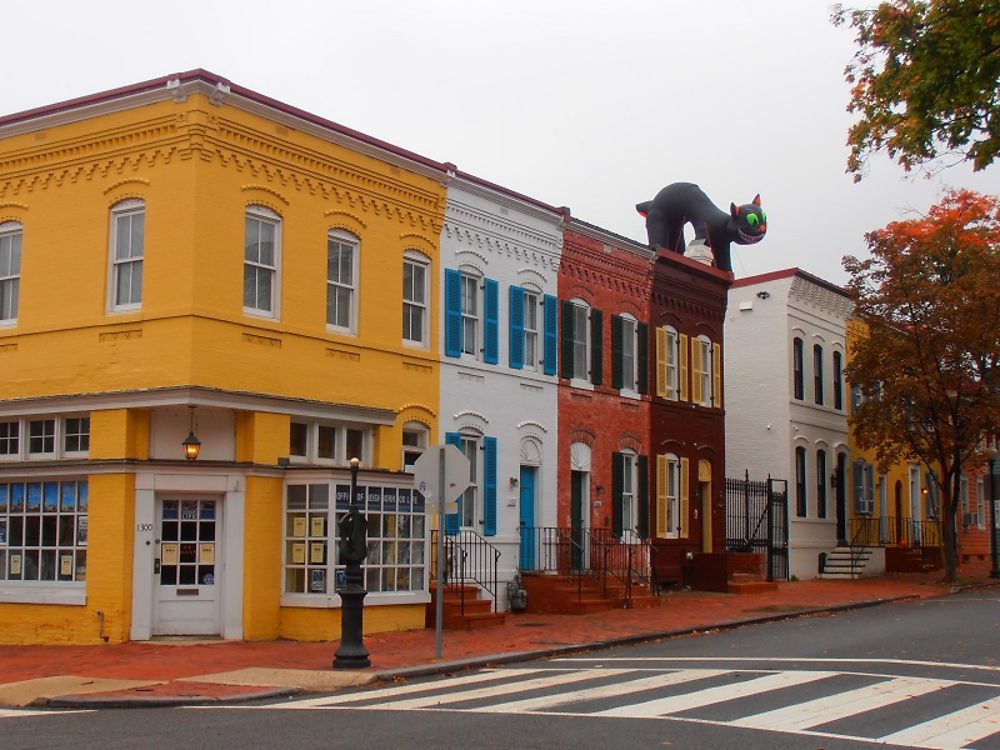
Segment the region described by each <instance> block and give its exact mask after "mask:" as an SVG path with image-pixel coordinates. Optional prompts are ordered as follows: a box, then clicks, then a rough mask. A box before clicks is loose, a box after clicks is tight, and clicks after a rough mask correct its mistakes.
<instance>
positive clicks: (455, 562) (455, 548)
mask: <svg viewBox="0 0 1000 750" xmlns="http://www.w3.org/2000/svg"><path fill="white" fill-rule="evenodd" d="M437 535H438V530H437V529H432V530H431V571H432V575H433V576H434V577H435V578H436V576H437V550H438V538H437ZM499 560H500V550H499V549H497V548H496V547H495V546H493V545H492V544H490V542H488V541H487V540H486V539H485V538H484V537H482V536H480V535H479V534H478V533H477V532H475V531H473V530H472V529H462V530H461V531H459V532H458V533H457V534H448V533H445V535H444V561H445V562H444V584H445V587H446V588H448V589H450V590H451V591H456V592H458V595H459V602H460V604H459V607H460V609H459V611H460V612H461V613H462V614H463V615H464V614H465V597H466V593H467V591H466V586H467V585H469V584H472V585H475V586H478V587H479V588H480V589H482V590H483V591H485V592H486V593H487V594H489V595H490V597H492V599H493V611H494V612H495V611H496V610H497V598H498V593H499V579H498V573H497V569H498V563H499Z"/></svg>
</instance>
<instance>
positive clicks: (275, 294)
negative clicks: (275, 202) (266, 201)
mask: <svg viewBox="0 0 1000 750" xmlns="http://www.w3.org/2000/svg"><path fill="white" fill-rule="evenodd" d="M248 221H256V222H259V223H261V224H268V225H270V226H271V227H273V229H274V257H273V258H272V264H271V265H268V264H267V263H264V262H262V261H261V260H260V258H259V255H258V258H257V260H247V257H246V253H247V232H246V227H247V222H248ZM281 225H282V221H281V216H279V215H278V214H277V213H275V212H274V211H272V210H271V209H269V208H267V207H265V206H258V205H251V206H247V207H246V210H245V211H244V214H243V269H244V270H243V312H244V313H245V314H246V315H252V316H254V317H261V318H270V319H273V320H278V319H279V318H280V317H281ZM248 266H249V267H252V268H254V269H260V270H261V271H262V272H264V273H269V274H270V276H271V299H270V304H271V309H269V310H267V309H264V308H261V307H257V306H256V302H255V304H254V305H247V304H246V295H247V281H246V269H247V267H248ZM255 281H256V278H255ZM258 294H259V293H258V287H257V286H255V287H254V300H255V301H256V300H257V298H258Z"/></svg>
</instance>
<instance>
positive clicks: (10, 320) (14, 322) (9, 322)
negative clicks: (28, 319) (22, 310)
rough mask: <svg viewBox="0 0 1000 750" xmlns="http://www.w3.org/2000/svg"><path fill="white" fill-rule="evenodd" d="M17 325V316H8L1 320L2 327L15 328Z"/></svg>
mask: <svg viewBox="0 0 1000 750" xmlns="http://www.w3.org/2000/svg"><path fill="white" fill-rule="evenodd" d="M16 325H17V318H7V319H6V320H0V328H13V327H14V326H16Z"/></svg>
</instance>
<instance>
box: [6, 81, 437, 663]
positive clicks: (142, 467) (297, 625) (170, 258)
mask: <svg viewBox="0 0 1000 750" xmlns="http://www.w3.org/2000/svg"><path fill="white" fill-rule="evenodd" d="M446 172H447V166H446V165H443V164H438V163H435V162H432V161H430V160H427V159H424V158H423V157H420V156H417V155H415V154H412V153H409V152H406V151H403V150H401V149H398V148H395V147H393V146H391V145H389V144H385V143H382V142H379V141H376V140H374V139H371V138H368V137H366V136H363V135H361V134H358V133H355V132H353V131H349V130H347V129H345V128H342V127H341V126H338V125H336V124H334V123H331V122H328V121H324V120H322V119H321V118H318V117H315V116H312V115H309V114H308V113H305V112H302V111H300V110H296V109H294V108H292V107H289V106H286V105H283V104H281V103H278V102H275V101H274V100H271V99H268V98H267V97H264V96H261V95H259V94H257V93H255V92H253V91H249V90H247V89H244V88H242V87H239V86H237V85H235V84H232V83H230V82H228V81H226V80H224V79H222V78H219V77H218V76H215V75H213V74H210V73H207V72H205V71H201V70H197V71H191V72H188V73H184V74H180V75H176V76H171V77H167V78H163V79H159V80H155V81H149V82H145V83H142V84H136V85H134V86H130V87H127V88H123V89H118V90H115V91H111V92H106V93H104V94H98V95H94V96H90V97H85V98H82V99H78V100H74V101H71V102H64V103H62V104H59V105H53V106H51V107H44V108H41V109H38V110H33V111H30V112H25V113H21V114H17V115H11V116H8V117H5V118H0V372H2V373H3V378H2V381H0V642H2V643H37V642H66V643H94V642H100V641H101V640H104V641H108V640H110V641H112V642H118V641H124V640H129V639H133V640H140V639H147V638H150V637H152V636H155V635H158V634H172V633H184V634H202V635H219V636H222V637H224V638H235V639H240V638H243V639H272V638H278V637H289V638H299V639H311V640H321V639H330V638H337V637H339V633H340V617H339V613H340V610H339V606H340V603H339V597H338V596H337V595H336V593H335V588H336V581H337V579H338V575H339V574H340V572H341V569H340V567H339V566H338V565H337V560H336V536H335V527H336V518H337V512H338V510H341V511H342V510H344V509H345V508H346V505H347V503H348V501H349V473H348V471H347V468H346V467H347V461H348V460H349V458H350V457H351V456H354V455H357V456H358V457H359V458H360V459H361V461H362V464H361V465H362V470H361V472H360V475H359V487H360V489H361V492H362V493H363V495H364V497H363V499H364V502H365V505H366V512H367V514H368V516H369V550H370V556H369V563H370V564H369V565H368V566H367V568H366V584H367V588H368V591H369V592H370V593H369V595H368V598H367V599H366V610H367V614H366V619H365V625H366V630H368V631H375V630H386V629H397V628H410V627H422V625H423V618H424V604H425V602H426V601H427V565H426V560H427V559H429V554H427V552H426V547H427V544H428V537H429V531H428V530H427V529H426V528H425V524H424V520H423V513H422V512H421V511H422V506H421V502H422V501H421V500H420V499H419V498H417V497H415V495H414V493H413V492H412V480H411V477H410V475H409V474H406V473H404V472H403V471H402V469H403V468H404V463H407V462H409V461H412V460H413V456H414V455H415V454H416V452H417V451H419V448H420V447H421V446H422V445H426V444H429V443H433V442H435V441H436V439H437V436H436V434H435V432H436V429H435V424H436V420H437V410H438V387H439V386H438V382H439V371H438V365H437V360H438V341H437V333H436V330H435V326H434V325H433V324H432V321H433V320H434V317H433V310H434V309H435V307H436V304H437V299H438V290H437V285H436V283H435V281H434V280H435V278H436V276H437V274H436V264H437V261H438V238H439V235H440V231H441V227H442V223H443V217H444V208H445V188H444V186H443V182H444V181H445V179H446V178H445V175H446ZM189 434H192V435H194V436H195V437H196V438H197V439H198V440H199V441H200V454H199V456H198V458H197V460H193V461H191V460H185V458H184V452H183V450H182V442H183V441H184V440H185V436H187V435H189Z"/></svg>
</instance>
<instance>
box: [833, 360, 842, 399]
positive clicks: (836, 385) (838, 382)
mask: <svg viewBox="0 0 1000 750" xmlns="http://www.w3.org/2000/svg"><path fill="white" fill-rule="evenodd" d="M833 408H834V409H836V410H837V411H843V409H844V357H843V355H842V354H841V353H840V352H834V353H833Z"/></svg>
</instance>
